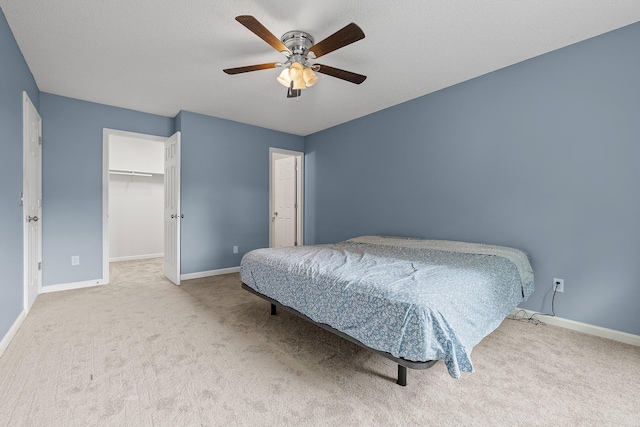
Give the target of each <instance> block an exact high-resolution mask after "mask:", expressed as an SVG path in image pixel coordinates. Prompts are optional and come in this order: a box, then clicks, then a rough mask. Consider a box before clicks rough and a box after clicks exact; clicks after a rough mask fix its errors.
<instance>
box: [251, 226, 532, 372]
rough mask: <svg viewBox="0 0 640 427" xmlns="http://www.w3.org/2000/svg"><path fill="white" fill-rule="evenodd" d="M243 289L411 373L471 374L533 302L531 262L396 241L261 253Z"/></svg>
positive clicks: (447, 244) (457, 246)
mask: <svg viewBox="0 0 640 427" xmlns="http://www.w3.org/2000/svg"><path fill="white" fill-rule="evenodd" d="M240 275H241V279H242V286H243V288H244V289H246V290H248V291H250V292H252V293H254V294H256V295H258V296H260V297H262V298H264V299H266V300H267V301H269V302H270V303H271V313H272V314H275V313H276V307H282V308H284V309H287V310H289V311H291V312H293V313H295V314H297V315H300V316H302V317H304V318H305V319H307V320H310V321H312V322H314V323H315V324H317V325H319V326H321V327H323V328H325V329H327V330H330V331H332V332H334V333H336V334H338V335H340V336H342V337H343V338H346V339H349V340H350V341H352V342H355V343H356V344H358V345H361V346H363V347H365V348H368V349H371V350H373V351H376V352H377V353H379V354H381V355H383V356H385V357H388V358H390V359H392V360H394V361H395V362H397V363H398V380H397V383H398V384H400V385H406V368H411V369H426V368H429V367H431V366H432V365H433V364H434V363H435V362H436V361H438V360H441V361H443V362H444V364H445V365H446V368H447V370H448V372H449V374H450V375H451V377H453V378H459V377H460V375H461V373H462V372H473V365H472V363H471V357H470V356H471V351H472V349H473V347H474V346H475V345H476V344H478V343H479V342H480V341H481V340H482V339H483V338H484V337H485V336H487V335H488V334H490V333H491V332H492V331H493V330H495V329H496V328H497V327H498V326H499V325H500V323H501V322H502V321H503V320H504V318H505V317H506V316H507V315H509V314H510V313H511V312H512V311H513V309H514V308H515V307H517V305H518V304H519V303H521V302H522V301H524V300H526V299H527V298H528V297H529V295H530V294H531V293H532V292H533V270H532V268H531V265H530V263H529V259H528V256H527V254H526V253H525V252H523V251H520V250H518V249H513V248H507V247H502V246H493V245H483V244H474V243H464V242H453V241H443V240H424V239H413V238H401V237H390V236H362V237H358V238H354V239H350V240H346V241H344V242H340V243H337V244H327V245H313V246H297V247H287V248H271V249H256V250H253V251H251V252H248V253H247V254H245V256H244V257H243V258H242V262H241V265H240Z"/></svg>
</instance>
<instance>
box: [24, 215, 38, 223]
mask: <svg viewBox="0 0 640 427" xmlns="http://www.w3.org/2000/svg"><path fill="white" fill-rule="evenodd" d="M38 219H39V218H38V217H37V216H27V221H28V222H31V221H36V222H37V221H38Z"/></svg>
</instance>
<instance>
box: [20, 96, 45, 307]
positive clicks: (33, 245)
mask: <svg viewBox="0 0 640 427" xmlns="http://www.w3.org/2000/svg"><path fill="white" fill-rule="evenodd" d="M23 104H24V110H23V116H24V117H23V120H24V123H23V124H24V130H23V132H24V135H23V139H24V140H23V144H24V153H23V154H24V156H23V158H24V170H23V195H22V203H23V212H24V220H25V228H24V270H25V274H24V280H25V284H24V288H25V289H24V291H25V292H24V309H25V311H26V312H29V310H30V309H31V306H32V305H33V303H34V302H35V300H36V297H37V296H38V293H39V292H40V288H41V287H42V227H41V224H42V222H41V218H42V119H41V118H40V114H38V111H37V110H36V107H35V106H34V105H33V103H32V102H31V100H30V99H29V96H28V95H27V93H26V92H23Z"/></svg>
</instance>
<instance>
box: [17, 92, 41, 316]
mask: <svg viewBox="0 0 640 427" xmlns="http://www.w3.org/2000/svg"><path fill="white" fill-rule="evenodd" d="M30 109H33V111H35V112H36V114H37V117H38V119H40V129H39V133H40V135H39V137H40V138H42V117H41V116H40V113H39V112H38V109H37V108H36V106H35V105H34V104H33V102H32V101H31V98H29V95H28V94H27V92H25V91H23V92H22V201H21V203H22V214H23V215H22V220H23V223H22V226H23V229H22V230H23V237H22V238H23V244H22V249H23V256H22V259H23V286H24V291H23V296H24V298H23V306H24V311H25V313H28V312H29V309H30V307H29V252H30V251H29V223H28V222H27V221H26V218H27V216H28V209H29V207H28V199H29V197H28V196H29V194H28V188H27V185H26V184H27V170H28V168H27V162H28V157H29V120H27V116H28V115H29V114H30V111H29V110H30ZM41 141H42V139H41ZM39 167H40V174H39V175H40V191H41V192H42V143H41V144H40V165H39ZM38 216H39V223H38V247H39V249H38V262H40V263H41V262H42V202H40V206H39V208H38ZM40 265H42V264H40ZM39 272H40V273H39V274H38V290H37V294H36V296H37V295H39V294H40V293H42V268H40V269H39Z"/></svg>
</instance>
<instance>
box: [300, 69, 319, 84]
mask: <svg viewBox="0 0 640 427" xmlns="http://www.w3.org/2000/svg"><path fill="white" fill-rule="evenodd" d="M302 77H303V78H304V83H305V85H306V86H307V87H311V86H313V85H314V84H316V83H317V82H318V76H316V73H314V72H313V70H312V69H311V68H305V69H304V70H303V71H302Z"/></svg>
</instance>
